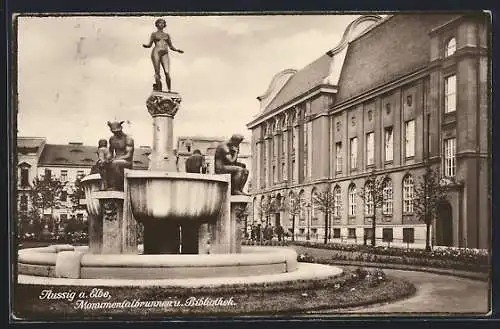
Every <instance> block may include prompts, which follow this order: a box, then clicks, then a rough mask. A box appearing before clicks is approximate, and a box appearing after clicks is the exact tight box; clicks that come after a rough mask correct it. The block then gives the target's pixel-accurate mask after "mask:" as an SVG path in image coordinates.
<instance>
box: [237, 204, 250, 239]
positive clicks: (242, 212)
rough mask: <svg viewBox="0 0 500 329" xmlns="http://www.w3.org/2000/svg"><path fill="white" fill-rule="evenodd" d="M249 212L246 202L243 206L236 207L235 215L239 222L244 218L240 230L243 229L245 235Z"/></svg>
mask: <svg viewBox="0 0 500 329" xmlns="http://www.w3.org/2000/svg"><path fill="white" fill-rule="evenodd" d="M249 214H250V210H249V208H248V203H247V204H245V205H244V206H240V207H237V208H236V217H237V218H238V220H239V221H240V223H241V222H242V221H243V220H245V222H244V223H243V225H242V230H243V233H244V234H245V237H246V236H247V225H248V223H247V218H248V215H249Z"/></svg>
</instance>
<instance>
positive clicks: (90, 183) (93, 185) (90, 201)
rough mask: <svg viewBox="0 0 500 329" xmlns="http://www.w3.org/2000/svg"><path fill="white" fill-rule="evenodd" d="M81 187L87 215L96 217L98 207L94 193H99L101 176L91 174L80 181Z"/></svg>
mask: <svg viewBox="0 0 500 329" xmlns="http://www.w3.org/2000/svg"><path fill="white" fill-rule="evenodd" d="M81 183H82V187H83V190H84V192H85V203H86V206H87V211H88V213H89V215H93V216H96V215H98V214H99V211H100V206H99V199H97V198H95V194H94V192H97V191H99V189H100V184H101V175H99V174H91V175H87V176H85V177H83V178H82V179H81Z"/></svg>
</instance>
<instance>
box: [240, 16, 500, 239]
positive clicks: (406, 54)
mask: <svg viewBox="0 0 500 329" xmlns="http://www.w3.org/2000/svg"><path fill="white" fill-rule="evenodd" d="M488 24H489V23H488V19H487V17H486V16H485V15H482V14H467V15H459V14H439V15H437V14H432V15H431V14H420V15H418V14H411V15H410V14H404V15H403V14H402V15H393V16H388V17H386V18H384V19H382V18H381V17H379V16H375V15H367V16H361V17H360V18H358V19H356V20H355V21H353V22H352V23H351V24H350V25H349V26H348V27H347V29H346V31H345V32H344V35H343V38H342V40H341V42H340V43H339V45H338V46H337V47H335V48H334V49H332V50H330V51H328V52H327V53H326V54H324V55H322V56H321V57H320V58H318V59H317V60H316V61H314V62H312V63H311V64H309V65H308V66H306V67H305V68H303V69H302V70H298V71H297V70H284V71H282V72H280V73H278V74H277V75H276V76H275V77H274V78H273V80H272V82H271V84H270V86H269V88H268V90H267V91H266V93H265V94H264V95H262V96H260V97H258V100H259V101H260V112H259V114H258V115H257V116H256V117H255V118H254V119H253V120H252V121H251V122H250V123H249V124H248V128H249V129H251V131H252V146H251V147H252V154H253V155H254V156H253V158H252V170H253V173H252V175H253V181H252V186H253V190H252V194H253V197H254V198H253V201H254V211H253V213H254V217H253V221H255V222H261V221H262V220H263V218H262V214H259V207H261V205H262V204H263V203H265V202H271V203H274V204H277V205H278V207H276V209H278V210H276V211H275V213H274V214H273V215H272V223H271V224H273V225H278V224H281V225H283V226H284V227H285V228H288V230H289V231H290V232H291V231H292V221H291V218H292V216H291V214H290V212H289V211H288V209H287V207H279V206H283V205H286V204H287V202H288V201H289V200H290V195H291V193H293V194H294V195H298V196H300V199H301V200H302V201H303V203H304V205H305V206H304V207H303V208H302V209H301V211H300V214H298V215H297V216H296V217H298V218H297V220H296V221H295V225H294V232H295V233H296V235H297V236H298V238H300V237H304V236H306V235H311V236H312V237H318V236H319V237H320V238H321V237H322V236H323V235H324V234H325V232H324V231H325V223H324V221H323V217H324V216H323V214H322V213H321V212H320V211H319V210H318V209H315V207H314V203H313V202H312V199H313V196H314V194H315V193H317V192H319V191H324V190H326V189H329V190H331V191H332V192H333V195H334V209H333V216H332V218H331V219H330V220H331V223H330V225H329V229H328V230H329V232H327V233H328V234H329V235H330V237H331V238H332V239H333V240H334V241H345V242H352V243H362V242H363V240H364V236H366V235H367V234H368V233H371V232H369V231H370V227H371V216H372V212H373V207H372V206H370V205H369V204H365V203H364V202H363V199H362V198H361V196H360V191H363V190H364V187H365V183H366V180H367V177H368V176H369V175H370V174H375V175H377V176H383V177H385V183H384V187H383V191H384V204H383V207H382V209H381V210H380V211H381V213H380V214H378V215H377V228H376V232H375V235H376V238H377V239H379V240H380V241H385V242H392V243H393V244H398V243H401V244H404V245H424V244H425V234H426V228H425V224H424V223H423V222H422V221H421V220H420V219H419V218H416V216H415V209H414V205H415V202H418V201H419V200H416V199H415V187H416V184H417V182H418V181H419V180H420V179H421V177H422V174H423V172H424V171H425V164H427V163H428V164H430V165H431V166H432V167H433V168H434V169H435V170H436V171H438V172H439V174H440V176H441V177H442V180H441V182H442V184H445V185H446V186H447V201H446V202H444V203H443V204H441V205H440V207H439V214H438V216H437V218H435V219H434V221H433V225H432V231H431V236H432V241H433V244H434V245H439V246H456V247H469V248H489V247H490V241H491V202H490V175H491V169H490V168H491V164H490V159H491V148H490V138H489V137H490V128H491V127H490V123H489V118H490V105H489V104H490V103H489V80H488V74H489V54H488V50H489V34H488V26H489V25H488ZM260 213H262V212H260Z"/></svg>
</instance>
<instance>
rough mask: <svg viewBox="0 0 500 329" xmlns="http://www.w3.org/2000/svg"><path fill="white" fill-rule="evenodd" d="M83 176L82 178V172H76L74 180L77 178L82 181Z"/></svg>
mask: <svg viewBox="0 0 500 329" xmlns="http://www.w3.org/2000/svg"><path fill="white" fill-rule="evenodd" d="M83 176H84V173H83V170H78V171H77V172H76V178H78V179H82V178H83Z"/></svg>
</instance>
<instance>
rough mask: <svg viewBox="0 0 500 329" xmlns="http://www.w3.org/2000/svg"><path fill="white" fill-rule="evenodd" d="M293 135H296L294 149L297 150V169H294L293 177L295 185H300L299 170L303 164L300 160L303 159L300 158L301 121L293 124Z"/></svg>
mask: <svg viewBox="0 0 500 329" xmlns="http://www.w3.org/2000/svg"><path fill="white" fill-rule="evenodd" d="M292 129H293V134H294V135H295V139H294V141H293V148H294V149H295V152H294V153H295V168H293V170H294V172H293V177H295V183H298V182H299V170H301V169H302V164H301V163H300V159H301V156H300V152H301V150H300V147H299V146H300V137H299V133H300V125H299V120H296V121H295V122H294V123H293V128H292Z"/></svg>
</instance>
